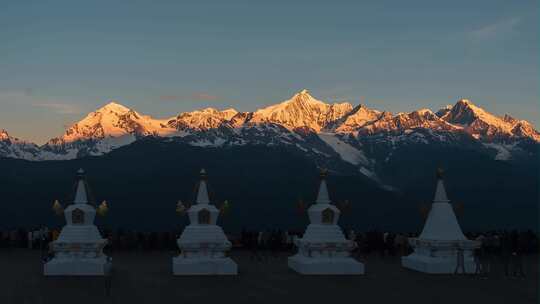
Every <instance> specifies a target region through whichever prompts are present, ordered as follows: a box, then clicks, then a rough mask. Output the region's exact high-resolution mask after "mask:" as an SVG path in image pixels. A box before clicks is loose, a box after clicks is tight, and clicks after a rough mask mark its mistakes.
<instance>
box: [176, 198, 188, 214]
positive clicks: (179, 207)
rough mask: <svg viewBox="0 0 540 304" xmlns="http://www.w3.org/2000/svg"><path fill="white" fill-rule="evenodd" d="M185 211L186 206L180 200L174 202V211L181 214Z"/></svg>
mask: <svg viewBox="0 0 540 304" xmlns="http://www.w3.org/2000/svg"><path fill="white" fill-rule="evenodd" d="M185 211H186V206H184V204H183V203H182V201H178V203H176V213H178V214H183V213H184V212H185Z"/></svg>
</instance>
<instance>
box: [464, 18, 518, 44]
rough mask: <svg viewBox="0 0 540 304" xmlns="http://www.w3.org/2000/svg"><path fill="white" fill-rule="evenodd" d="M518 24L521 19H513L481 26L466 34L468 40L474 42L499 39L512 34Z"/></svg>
mask: <svg viewBox="0 0 540 304" xmlns="http://www.w3.org/2000/svg"><path fill="white" fill-rule="evenodd" d="M520 23H521V18H519V17H513V18H509V19H504V20H500V21H498V22H495V23H491V24H488V25H485V26H482V27H480V28H478V29H476V30H473V31H470V32H469V33H468V34H469V37H470V38H472V39H475V40H485V39H493V38H500V37H502V36H506V35H508V34H510V33H512V32H513V31H514V30H515V28H516V26H518V25H519V24H520Z"/></svg>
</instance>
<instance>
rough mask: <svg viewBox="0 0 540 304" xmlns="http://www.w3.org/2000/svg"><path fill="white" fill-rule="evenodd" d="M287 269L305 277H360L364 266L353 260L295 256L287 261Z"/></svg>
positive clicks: (347, 258) (348, 258)
mask: <svg viewBox="0 0 540 304" xmlns="http://www.w3.org/2000/svg"><path fill="white" fill-rule="evenodd" d="M288 265H289V268H291V269H293V270H294V271H296V272H298V273H300V274H306V275H361V274H364V264H362V263H360V262H358V261H356V260H355V259H353V258H350V257H346V258H309V257H304V256H299V255H295V256H292V257H289V259H288Z"/></svg>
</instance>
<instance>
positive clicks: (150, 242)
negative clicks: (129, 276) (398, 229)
mask: <svg viewBox="0 0 540 304" xmlns="http://www.w3.org/2000/svg"><path fill="white" fill-rule="evenodd" d="M345 231H346V237H347V238H348V239H350V240H354V241H355V243H356V245H357V247H356V249H355V251H354V252H353V255H354V256H356V257H358V258H364V259H365V258H368V257H370V256H378V257H381V258H384V257H386V256H405V255H408V254H410V253H411V252H412V248H411V247H410V245H409V242H408V239H409V238H411V237H416V236H417V235H415V234H412V233H408V234H405V233H394V232H382V231H378V230H370V231H365V232H358V231H354V230H345ZM180 233H181V231H179V230H178V231H168V232H140V231H133V230H122V229H118V230H108V229H106V230H103V231H102V235H103V236H104V237H105V238H107V239H108V241H109V242H108V245H107V247H106V250H107V251H108V252H109V253H112V252H115V251H156V250H169V251H177V250H178V247H177V244H176V240H177V238H178V237H179V235H180ZM59 234H60V229H59V228H48V227H45V226H41V227H36V228H34V229H22V228H21V229H10V230H3V231H0V249H9V248H28V249H34V250H41V251H42V252H43V254H44V255H45V256H46V255H47V254H48V252H49V244H50V242H51V241H54V240H56V239H57V238H58V236H59ZM301 236H302V232H300V231H284V230H279V229H272V230H263V231H256V230H247V229H243V230H242V231H241V233H240V234H238V235H229V236H228V237H229V239H230V240H231V242H232V244H233V248H234V249H235V250H247V251H249V252H250V258H251V259H253V260H257V261H260V262H265V261H268V260H269V258H272V257H278V256H279V253H280V252H288V253H291V254H292V252H294V250H295V249H294V244H295V241H296V239H298V238H300V237H301ZM467 237H468V238H469V239H472V240H477V241H479V242H480V243H481V247H480V248H478V249H476V250H475V251H474V259H475V262H476V265H477V267H476V271H475V272H476V273H477V274H478V275H480V276H482V277H487V276H488V275H489V272H490V269H491V265H492V264H493V263H494V262H495V259H496V258H498V259H499V261H500V262H501V264H502V265H503V267H504V273H505V274H506V275H507V276H513V277H523V276H525V273H524V270H523V261H522V259H523V256H525V255H528V254H537V253H538V252H539V238H538V235H537V234H536V233H534V232H533V231H531V230H528V231H504V230H501V231H488V232H484V233H468V234H467ZM456 270H457V269H456Z"/></svg>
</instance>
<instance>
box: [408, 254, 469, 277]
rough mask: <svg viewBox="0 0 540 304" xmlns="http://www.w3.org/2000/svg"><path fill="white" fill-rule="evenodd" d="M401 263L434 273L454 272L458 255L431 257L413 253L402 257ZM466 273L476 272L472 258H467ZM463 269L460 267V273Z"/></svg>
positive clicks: (413, 268) (409, 267) (412, 268)
mask: <svg viewBox="0 0 540 304" xmlns="http://www.w3.org/2000/svg"><path fill="white" fill-rule="evenodd" d="M401 265H402V266H403V267H405V268H408V269H411V270H415V271H419V272H424V273H433V274H453V273H454V272H455V271H456V265H457V257H455V256H454V257H452V256H450V257H448V258H443V257H430V256H424V255H419V254H415V253H413V254H411V255H408V256H405V257H402V258H401ZM464 266H465V267H464V268H465V273H474V271H475V270H476V264H475V263H474V260H473V259H472V258H465V263H464ZM461 272H462V270H461V269H459V273H461Z"/></svg>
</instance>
